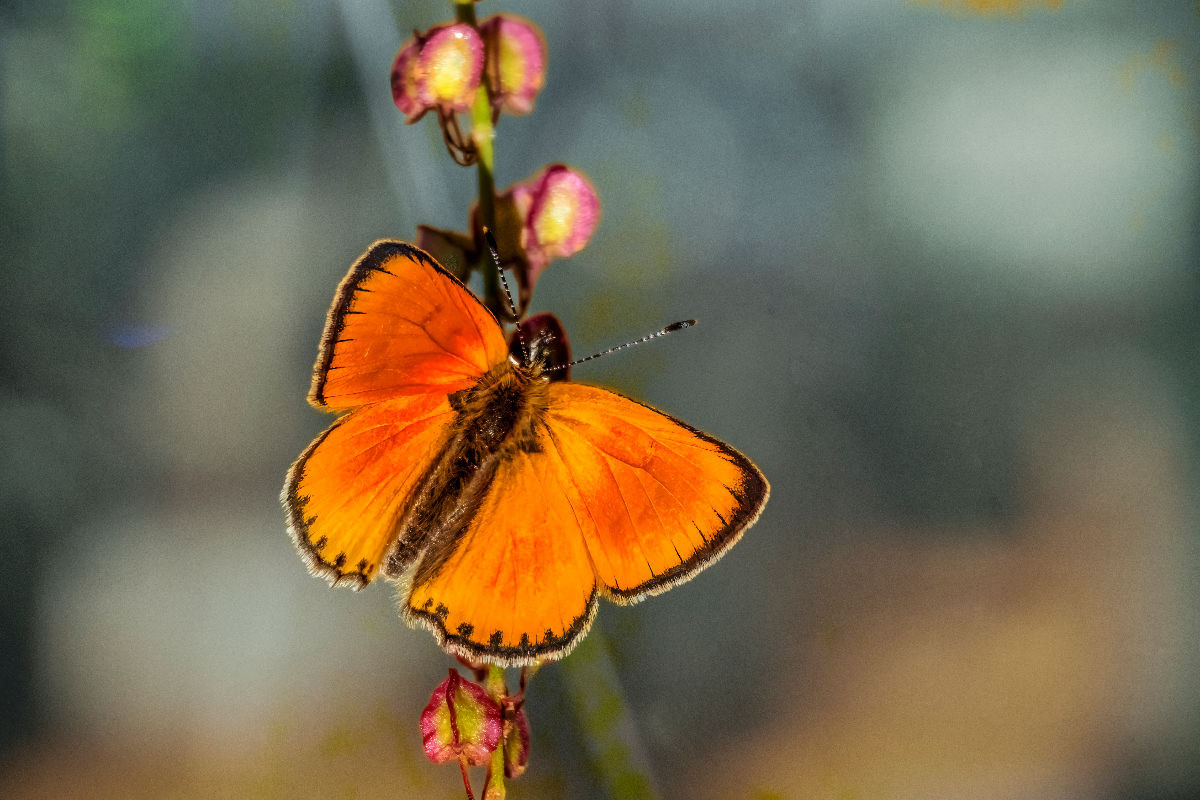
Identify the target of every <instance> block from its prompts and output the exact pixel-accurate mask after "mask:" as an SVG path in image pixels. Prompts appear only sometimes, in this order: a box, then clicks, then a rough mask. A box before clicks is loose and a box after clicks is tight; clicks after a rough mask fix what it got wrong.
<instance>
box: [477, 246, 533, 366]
mask: <svg viewBox="0 0 1200 800" xmlns="http://www.w3.org/2000/svg"><path fill="white" fill-rule="evenodd" d="M483 238H484V240H486V241H487V246H488V250H489V251H490V252H491V254H492V263H493V264H495V265H496V272H498V273H499V274H500V285H501V286H503V287H504V297H505V298H507V300H508V310H509V311H510V312H512V318H513V320H514V321H517V320H519V319H520V318H519V317H518V315H517V304H516V303H514V302H513V296H512V292H510V291H509V290H508V279H507V278H505V277H504V268H503V267H501V266H500V251H499V249H498V248H497V247H496V237H495V236H492V232H491V231H489V230H488V229H487V228H486V227H484V229H483ZM517 339H518V340H520V342H521V357H522V358H523V359H524V360H523V362H522V363H523V364H524V365H525V366H529V346H528V345H527V344H526V343H525V332H524V331H522V330H521V326H520V324H518V325H517Z"/></svg>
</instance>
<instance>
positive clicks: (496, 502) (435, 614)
mask: <svg viewBox="0 0 1200 800" xmlns="http://www.w3.org/2000/svg"><path fill="white" fill-rule="evenodd" d="M580 526H581V521H580V520H579V518H578V517H577V515H576V513H575V509H574V508H573V506H572V505H571V502H570V477H569V476H568V475H566V473H565V471H564V469H563V464H562V462H561V461H559V460H558V459H556V458H554V457H553V456H552V454H551V453H549V452H546V451H540V452H525V451H520V450H518V451H515V452H514V453H513V454H512V456H511V458H507V459H505V460H503V461H502V462H501V463H500V464H499V465H498V466H497V469H496V473H495V476H494V477H493V479H492V481H491V483H490V486H489V488H488V490H487V494H486V496H485V497H484V498H483V500H482V502H481V503H480V505H479V508H478V510H477V511H476V513H475V515H474V517H472V519H471V520H470V521H469V522H468V523H467V524H466V526H465V528H464V530H463V531H462V533H461V534H460V535H459V538H458V541H457V543H456V546H455V547H454V549H453V550H452V552H451V553H450V554H449V555H448V556H447V557H446V558H445V560H444V561H443V562H442V563H440V564H434V565H430V564H428V563H423V564H421V565H420V567H419V568H418V569H417V570H416V576H417V577H416V578H415V580H413V585H412V586H411V590H410V592H409V593H408V595H407V602H404V601H405V594H404V593H402V594H401V601H402V603H404V611H405V615H406V617H407V618H408V619H409V620H411V621H415V622H417V623H419V624H422V625H424V626H426V627H428V628H429V629H430V630H432V631H433V633H434V635H435V636H436V637H437V638H438V641H439V642H440V643H441V644H442V646H443V647H444V648H446V649H447V650H450V651H452V652H456V653H459V654H460V655H463V656H464V657H466V658H469V659H473V660H476V661H488V662H491V663H495V664H507V665H510V666H515V665H519V664H529V663H532V662H533V661H535V660H537V659H540V658H555V657H559V656H561V655H564V654H565V653H566V652H567V651H568V650H570V648H571V647H572V646H573V645H574V644H575V642H577V641H578V640H579V639H580V638H581V637H582V636H583V634H584V633H586V632H587V629H588V627H589V626H590V625H591V621H592V617H593V616H594V614H595V610H596V602H597V593H596V577H595V572H594V570H593V569H592V565H591V562H590V561H589V559H588V553H587V548H586V547H585V545H584V536H583V532H582V530H581V527H580ZM426 558H427V559H428V558H430V555H429V554H427V555H426Z"/></svg>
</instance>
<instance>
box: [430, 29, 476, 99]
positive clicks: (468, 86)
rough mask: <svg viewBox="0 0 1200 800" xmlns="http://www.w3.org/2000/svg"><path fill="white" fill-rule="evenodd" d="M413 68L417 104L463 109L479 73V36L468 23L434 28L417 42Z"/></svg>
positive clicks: (470, 97) (471, 93)
mask: <svg viewBox="0 0 1200 800" xmlns="http://www.w3.org/2000/svg"><path fill="white" fill-rule="evenodd" d="M414 70H415V73H416V89H417V97H418V99H419V101H420V102H421V104H423V105H425V106H441V107H442V108H444V109H446V110H447V111H466V110H467V109H469V108H470V107H471V101H472V100H474V99H475V90H476V89H478V88H479V81H480V78H481V77H482V75H483V39H482V38H480V36H479V34H478V33H476V32H475V29H474V28H472V27H471V26H470V25H461V24H460V25H447V26H445V27H443V28H434V29H433V30H431V31H430V32H429V36H428V38H426V39H425V41H424V43H423V44H422V45H421V52H420V54H419V55H418V56H417V61H416V65H415V67H414Z"/></svg>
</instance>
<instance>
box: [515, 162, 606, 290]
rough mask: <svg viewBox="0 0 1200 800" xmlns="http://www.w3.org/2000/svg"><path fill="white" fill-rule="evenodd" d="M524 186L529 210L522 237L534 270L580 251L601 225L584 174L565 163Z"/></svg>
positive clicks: (597, 202)
mask: <svg viewBox="0 0 1200 800" xmlns="http://www.w3.org/2000/svg"><path fill="white" fill-rule="evenodd" d="M527 184H528V185H529V188H530V194H529V210H528V213H527V216H526V218H525V231H524V235H523V237H522V238H523V239H524V240H525V241H524V244H525V251H526V253H528V254H529V260H530V263H531V264H532V265H533V266H534V269H535V270H536V269H538V268H539V267H544V266H545V264H546V263H548V262H549V261H550V260H552V259H555V258H566V257H567V256H571V255H574V254H575V253H578V252H579V251H580V250H582V249H583V247H584V245H586V244H587V243H588V240H589V239H591V238H592V232H593V231H595V230H596V225H597V224H599V222H600V198H599V197H598V196H597V195H596V190H595V189H594V188H593V187H592V183H591V181H589V180H588V179H587V176H586V175H584V174H583V173H582V172H578V171H576V170H573V169H571V168H570V167H568V166H566V165H565V164H551V165H550V166H548V167H546V169H545V170H543V171H542V173H541V174H540V175H539V176H538V177H536V178H535V179H534V180H532V181H529V182H527ZM519 204H520V201H518V205H519Z"/></svg>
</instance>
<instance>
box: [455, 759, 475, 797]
mask: <svg viewBox="0 0 1200 800" xmlns="http://www.w3.org/2000/svg"><path fill="white" fill-rule="evenodd" d="M458 769H459V771H460V772H462V779H463V788H465V789H466V790H467V800H475V793H474V792H472V791H471V779H470V778H469V777H468V776H467V757H466V756H459V757H458Z"/></svg>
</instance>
